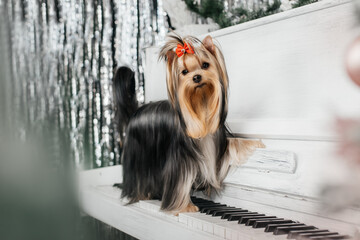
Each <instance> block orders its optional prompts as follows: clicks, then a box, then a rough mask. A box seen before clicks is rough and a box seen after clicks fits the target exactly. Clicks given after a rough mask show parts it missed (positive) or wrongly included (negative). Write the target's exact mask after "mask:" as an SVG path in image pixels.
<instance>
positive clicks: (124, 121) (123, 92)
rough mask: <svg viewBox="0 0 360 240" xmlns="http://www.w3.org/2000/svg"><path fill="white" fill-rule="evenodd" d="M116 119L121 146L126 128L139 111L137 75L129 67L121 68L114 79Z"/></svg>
mask: <svg viewBox="0 0 360 240" xmlns="http://www.w3.org/2000/svg"><path fill="white" fill-rule="evenodd" d="M113 94H114V105H115V119H116V123H117V130H118V133H119V135H120V145H121V146H122V145H123V143H124V138H125V132H126V127H127V125H128V123H129V120H130V117H131V116H132V115H133V114H134V112H135V111H136V110H137V109H138V101H137V98H136V91H135V73H134V72H133V71H132V70H131V69H130V68H128V67H125V66H122V67H119V68H118V69H117V70H116V72H115V74H114V79H113Z"/></svg>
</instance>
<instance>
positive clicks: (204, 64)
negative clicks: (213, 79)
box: [201, 62, 209, 69]
mask: <svg viewBox="0 0 360 240" xmlns="http://www.w3.org/2000/svg"><path fill="white" fill-rule="evenodd" d="M208 67H209V63H207V62H204V63H203V64H202V66H201V68H202V69H207V68H208Z"/></svg>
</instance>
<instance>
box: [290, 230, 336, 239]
mask: <svg viewBox="0 0 360 240" xmlns="http://www.w3.org/2000/svg"><path fill="white" fill-rule="evenodd" d="M326 232H329V230H325V229H312V230H294V231H290V232H289V235H288V236H287V239H296V238H297V237H298V236H299V235H300V234H307V233H309V234H316V233H326Z"/></svg>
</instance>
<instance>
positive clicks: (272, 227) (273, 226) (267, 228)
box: [265, 223, 305, 232]
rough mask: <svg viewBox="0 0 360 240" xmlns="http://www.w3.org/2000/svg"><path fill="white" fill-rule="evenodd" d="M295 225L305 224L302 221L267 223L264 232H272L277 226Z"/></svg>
mask: <svg viewBox="0 0 360 240" xmlns="http://www.w3.org/2000/svg"><path fill="white" fill-rule="evenodd" d="M295 226H305V224H303V223H283V224H269V225H267V226H266V228H265V232H273V231H274V230H275V228H277V227H295Z"/></svg>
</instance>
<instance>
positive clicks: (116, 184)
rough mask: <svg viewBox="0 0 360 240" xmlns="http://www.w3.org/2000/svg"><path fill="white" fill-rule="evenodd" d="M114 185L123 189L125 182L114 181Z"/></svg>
mask: <svg viewBox="0 0 360 240" xmlns="http://www.w3.org/2000/svg"><path fill="white" fill-rule="evenodd" d="M113 187H116V188H120V189H123V184H122V183H114V185H113Z"/></svg>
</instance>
